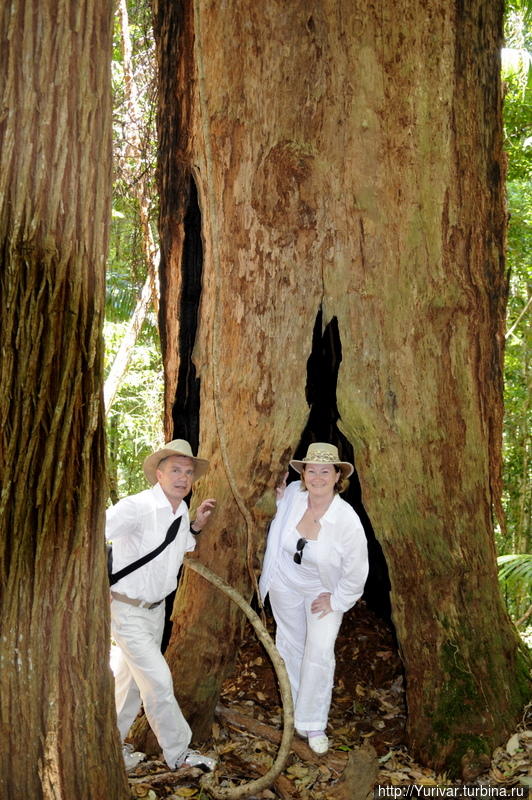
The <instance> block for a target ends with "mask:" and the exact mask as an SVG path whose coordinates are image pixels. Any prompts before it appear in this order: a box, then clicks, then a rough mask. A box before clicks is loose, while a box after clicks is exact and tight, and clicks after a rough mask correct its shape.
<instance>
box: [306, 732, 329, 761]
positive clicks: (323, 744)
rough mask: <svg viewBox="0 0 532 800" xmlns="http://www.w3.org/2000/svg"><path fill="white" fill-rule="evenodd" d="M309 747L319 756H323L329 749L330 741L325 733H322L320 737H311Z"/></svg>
mask: <svg viewBox="0 0 532 800" xmlns="http://www.w3.org/2000/svg"><path fill="white" fill-rule="evenodd" d="M308 746H309V747H310V749H311V750H313V751H314V752H315V753H317V754H318V755H319V756H323V755H325V753H326V752H327V750H328V749H329V739H328V738H327V736H325V734H324V733H320V734H319V735H318V736H309V737H308Z"/></svg>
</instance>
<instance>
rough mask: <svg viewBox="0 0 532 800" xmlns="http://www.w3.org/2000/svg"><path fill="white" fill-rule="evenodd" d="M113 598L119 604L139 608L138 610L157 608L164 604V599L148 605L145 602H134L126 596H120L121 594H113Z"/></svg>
mask: <svg viewBox="0 0 532 800" xmlns="http://www.w3.org/2000/svg"><path fill="white" fill-rule="evenodd" d="M111 597H112V598H113V600H118V602H119V603H127V604H128V605H130V606H137V608H157V606H160V605H161V603H162V602H164V597H163V599H162V600H157V602H156V603H146V602H145V601H144V600H133V599H132V598H131V597H128V596H127V595H126V594H120V593H119V592H111Z"/></svg>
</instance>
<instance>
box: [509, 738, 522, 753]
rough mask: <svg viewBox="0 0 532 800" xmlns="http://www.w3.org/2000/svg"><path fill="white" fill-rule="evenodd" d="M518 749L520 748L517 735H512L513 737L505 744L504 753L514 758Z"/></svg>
mask: <svg viewBox="0 0 532 800" xmlns="http://www.w3.org/2000/svg"><path fill="white" fill-rule="evenodd" d="M520 747H521V742H520V741H519V734H518V733H514V735H513V736H510V738H509V739H508V741H507V742H506V752H507V753H509V755H511V756H515V754H516V753H517V751H518V750H519V748H520Z"/></svg>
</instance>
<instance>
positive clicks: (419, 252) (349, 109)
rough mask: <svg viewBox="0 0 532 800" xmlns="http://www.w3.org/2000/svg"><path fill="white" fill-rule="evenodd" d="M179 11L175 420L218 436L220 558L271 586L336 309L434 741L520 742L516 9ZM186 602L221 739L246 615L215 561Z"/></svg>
mask: <svg viewBox="0 0 532 800" xmlns="http://www.w3.org/2000/svg"><path fill="white" fill-rule="evenodd" d="M155 18H156V35H157V42H158V54H159V68H160V71H161V101H160V102H161V108H160V129H161V132H162V139H161V162H160V175H161V195H162V196H161V240H162V291H163V296H162V310H163V318H162V327H163V346H164V355H165V365H166V370H167V386H168V395H167V398H168V420H167V432H168V435H169V436H173V435H176V436H181V435H184V434H191V433H194V432H195V433H196V434H197V429H198V425H199V440H200V443H201V444H200V451H201V455H202V456H203V457H207V458H210V459H211V468H210V470H209V472H208V474H207V476H206V477H205V478H204V479H203V481H202V482H201V484H200V486H199V494H200V496H201V497H205V496H216V497H217V498H218V501H219V508H218V511H217V513H216V518H215V520H214V521H213V524H212V526H211V530H210V533H208V534H207V533H205V534H204V537H203V539H202V541H201V543H200V546H199V555H200V558H201V559H202V560H203V561H204V562H205V563H206V564H208V565H209V566H210V567H211V568H212V569H213V570H214V571H215V572H217V573H219V574H221V575H222V576H223V577H224V578H225V579H226V580H228V581H229V582H230V583H232V584H233V585H234V586H236V587H237V588H239V589H240V590H242V591H244V593H246V594H247V595H250V594H251V593H252V591H253V580H252V576H253V572H254V569H255V568H256V567H257V564H258V556H260V552H261V548H262V546H263V541H264V535H265V523H266V520H267V518H268V516H269V515H271V513H272V512H273V507H274V503H273V493H272V489H273V486H274V484H275V482H276V481H277V480H278V478H279V476H280V475H281V474H282V473H283V472H284V470H285V469H286V464H287V460H288V457H289V455H290V454H291V453H292V452H293V450H294V448H295V447H296V445H297V444H298V442H299V440H300V437H301V435H302V432H303V429H304V426H305V422H306V419H307V416H308V406H307V402H306V397H305V388H306V381H307V359H308V358H309V356H310V355H311V348H312V341H313V329H314V324H315V320H316V318H317V317H318V314H319V312H320V311H321V312H322V314H323V317H322V324H323V327H325V325H326V324H327V323H329V322H330V321H331V320H332V321H333V322H334V324H335V326H336V324H337V330H338V338H339V340H338V341H337V342H336V353H335V358H336V359H339V358H341V359H342V362H341V366H340V370H339V375H338V388H337V396H336V398H334V397H333V400H332V401H331V402H332V404H333V405H334V404H335V402H337V405H338V411H339V413H340V418H341V421H340V423H339V424H340V428H341V431H342V433H343V435H344V436H345V437H346V438H344V439H342V437H341V436H340V435H339V440H340V442H341V443H342V442H343V443H344V444H343V446H344V448H349V446H352V447H354V450H355V457H356V467H357V471H358V475H359V478H360V482H361V485H362V489H363V496H364V505H365V508H366V510H367V512H368V514H369V517H370V518H371V521H372V524H373V528H374V529H375V531H376V533H377V536H378V538H379V540H380V542H381V544H382V547H383V550H384V553H385V556H386V559H387V563H388V568H389V573H390V579H391V584H392V607H393V620H394V624H395V627H396V632H397V637H398V641H399V645H400V651H401V655H402V658H403V661H404V667H405V672H406V679H407V693H408V697H407V699H408V709H409V722H408V726H409V736H410V742H411V745H412V748H413V752H414V754H415V755H416V756H418V757H419V758H421V759H422V760H423V761H425V762H427V763H430V764H432V765H434V766H436V767H438V768H440V767H443V766H444V765H447V766H448V767H450V768H453V766H454V767H456V768H457V767H459V763H460V760H461V759H462V757H463V756H464V755H465V756H466V759H467V757H468V756H467V753H468V751H471V752H474V753H478V752H479V751H481V752H484V751H485V752H487V751H489V749H490V748H492V747H493V746H494V745H495V744H496V743H499V742H500V741H501V740H502V739H503V738H504V736H505V735H506V733H507V732H508V731H509V730H510V729H511V727H512V725H513V724H514V723H515V721H516V719H517V717H518V713H519V710H520V708H521V706H522V703H523V700H524V696H525V692H526V687H525V686H524V665H523V664H522V662H521V661H520V655H519V652H520V651H519V644H518V639H517V636H516V634H515V631H514V629H513V628H512V626H511V623H510V621H509V619H508V617H507V615H506V613H505V611H504V608H503V605H502V602H501V598H500V595H499V590H498V585H497V576H496V566H495V551H494V543H493V529H492V508H494V507H495V508H498V507H499V506H500V503H499V495H500V446H501V441H500V440H501V416H502V403H501V359H502V348H503V337H502V326H503V318H504V309H505V299H506V282H505V275H504V266H503V246H504V223H505V214H504V206H503V174H502V173H503V167H502V165H503V158H502V152H501V141H502V137H501V109H500V87H499V78H498V51H499V48H500V45H501V25H502V2H501V3H499V2H491V0H490V2H488V1H487V0H473V2H472V3H468V4H466V5H465V6H464V5H463V4H461V3H455V4H452V3H448V2H447V1H446V0H435V1H434V2H433V3H430V4H427V3H425V2H421V0H403V1H402V2H399V3H395V4H390V3H386V2H384V0H383V1H382V2H378V3H377V4H373V5H372V4H369V5H368V4H367V3H365V2H364V3H363V2H360V0H354V1H353V2H350V3H343V2H333V0H312V1H311V2H293V3H288V4H287V3H276V2H272V3H259V4H257V3H255V2H252V1H251V0H235V2H233V3H230V4H212V3H207V2H205V1H204V0H183V2H181V3H179V4H177V3H170V2H165V0H155ZM192 43H193V49H192ZM191 182H193V183H191ZM189 183H190V192H189V194H188V195H187V187H189ZM196 187H197V193H198V198H199V200H198V205H197V207H195V206H194V202H195V201H194V197H195V190H196ZM187 203H188V205H187ZM194 207H195V210H194ZM191 210H192V213H191ZM185 213H187V217H185ZM187 219H188V220H189V221H190V220H191V219H193V220H195V224H194V225H192V224H187ZM198 220H199V222H200V224H201V228H200V233H198V229H197V228H198ZM191 269H192V271H193V272H194V274H195V275H196V276H197V275H200V281H199V286H200V287H201V295H199V290H198V293H197V294H196V307H195V310H196V312H197V315H198V319H197V323H198V326H197V330H196V317H195V316H194V315H193V314H192V315H191V314H190V313H187V314H184V313H183V310H184V308H185V306H184V299H183V298H184V296H185V294H186V292H185V288H186V286H187V285H188V282H189V280H190V271H191ZM201 270H202V272H201ZM180 304H181V305H180ZM319 318H320V317H318V319H319ZM191 342H192V344H191ZM192 347H193V350H192ZM191 360H193V365H194V367H193V375H192V378H193V380H189V378H190V370H189V371H188V372H187V373H186V375H185V373H184V372H183V362H184V361H186V362H190V361H191ZM336 368H337V365H336ZM180 376H183V379H182V378H181V377H180ZM178 377H179V380H178ZM318 377H319V376H318ZM198 378H199V379H200V380H201V392H200V395H199V398H200V402H199V404H198V403H197V402H195V403H194V396H193V393H192V389H193V388H194V380H195V381H197V380H198ZM314 379H316V376H314ZM187 381H188V382H187ZM325 383H326V381H324V384H325ZM176 384H177V385H176ZM314 388H315V391H317V393H318V395H319V394H320V391H321V392H323V393H324V394H325V393H326V392H330V388H331V387H330V386H325V385H324V386H323V387H321V389H320V387H319V380H318V387H317V389H316V387H314ZM171 403H173V407H172V406H171ZM183 410H185V412H186V413H185V415H184V416H185V422H184V423H183V422H182V419H183ZM170 414H172V417H173V419H172V418H171V416H170ZM177 421H179V422H180V424H173V422H177ZM174 615H175V625H174V632H173V637H172V640H171V643H170V647H169V650H168V657H169V660H170V661H171V663H172V668H173V670H174V674H175V676H176V685H177V687H178V694H179V695H180V697H181V700H182V702H183V705H184V707H185V709H186V710H187V712H188V713H189V715H190V716H191V720H192V724H193V726H195V729H196V732H197V733H198V734H199V735H201V734H204V733H205V732H206V731H207V729H208V722H209V718H210V713H211V712H212V708H213V705H214V702H215V699H216V696H217V692H218V688H219V685H220V681H221V680H222V679H223V676H224V672H225V670H226V669H227V666H228V665H229V664H230V662H231V658H232V654H233V652H234V647H235V641H236V640H237V636H238V628H239V625H240V619H239V617H238V615H237V614H236V612H235V611H234V610H233V609H230V608H228V606H227V603H226V602H225V601H224V599H223V598H221V597H219V596H216V595H213V593H212V590H211V589H210V588H209V587H207V586H206V585H204V584H203V583H202V581H201V579H200V578H198V576H196V575H192V574H186V575H185V579H184V581H183V583H182V590H181V591H180V593H179V595H178V598H177V601H176V606H175V609H174ZM195 653H196V654H197V658H196V657H195V656H194V654H195Z"/></svg>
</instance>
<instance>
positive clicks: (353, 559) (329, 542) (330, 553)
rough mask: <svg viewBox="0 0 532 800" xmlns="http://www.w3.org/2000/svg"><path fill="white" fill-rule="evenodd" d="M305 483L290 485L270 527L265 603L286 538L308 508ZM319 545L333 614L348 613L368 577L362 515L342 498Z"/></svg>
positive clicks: (325, 522)
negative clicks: (338, 612) (303, 486)
mask: <svg viewBox="0 0 532 800" xmlns="http://www.w3.org/2000/svg"><path fill="white" fill-rule="evenodd" d="M301 486H302V484H301V481H294V482H293V483H290V484H289V485H288V486H287V487H286V490H285V493H284V495H283V497H282V498H281V500H279V503H278V506H277V514H276V515H275V517H274V519H273V520H272V523H271V525H270V530H269V533H268V541H267V545H266V553H265V555H264V564H263V568H262V574H261V577H260V581H259V591H260V596H261V598H262V600H263V601H264V600H265V598H266V595H267V594H268V592H269V590H270V586H271V585H272V581H273V578H274V576H275V574H276V572H277V567H278V563H279V558H280V556H281V552H282V548H283V542H284V538H285V536H287V535H289V532H290V530H293V528H294V527H295V526H296V525H297V524H298V522H299V520H300V519H301V517H302V516H303V514H304V513H305V509H306V508H307V500H308V492H307V491H306V490H305V491H301ZM320 524H321V530H320V534H319V538H318V540H317V541H316V543H315V544H316V546H317V547H316V551H317V563H318V569H319V574H320V579H321V582H322V583H323V585H324V586H325V587H326V589H327V591H329V592H331V608H332V609H333V611H347V610H348V609H350V608H351V607H352V606H354V604H355V603H356V601H357V600H358V599H359V598H360V597H361V596H362V593H363V591H364V584H365V582H366V578H367V576H368V546H367V542H366V535H365V533H364V529H363V527H362V523H361V522H360V519H359V517H358V514H357V513H356V511H355V510H354V509H353V507H352V506H350V505H349V503H346V502H345V500H342V498H341V497H340V496H339V495H335V496H334V499H333V501H332V503H331V505H330V506H329V508H328V509H327V511H326V512H325V514H324V515H323V517H322V518H321V520H320Z"/></svg>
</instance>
